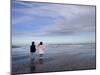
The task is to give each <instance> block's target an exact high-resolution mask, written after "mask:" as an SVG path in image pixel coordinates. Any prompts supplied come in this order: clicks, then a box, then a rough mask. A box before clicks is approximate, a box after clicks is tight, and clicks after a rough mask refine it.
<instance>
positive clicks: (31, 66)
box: [30, 58, 35, 73]
mask: <svg viewBox="0 0 100 75" xmlns="http://www.w3.org/2000/svg"><path fill="white" fill-rule="evenodd" d="M30 72H31V73H34V72H35V59H34V58H31V62H30Z"/></svg>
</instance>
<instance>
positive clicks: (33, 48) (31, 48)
mask: <svg viewBox="0 0 100 75" xmlns="http://www.w3.org/2000/svg"><path fill="white" fill-rule="evenodd" d="M35 51H36V47H35V43H34V42H32V45H31V46H30V52H31V56H32V55H33V53H35Z"/></svg>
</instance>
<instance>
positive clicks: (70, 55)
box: [11, 44, 96, 74]
mask: <svg viewBox="0 0 100 75" xmlns="http://www.w3.org/2000/svg"><path fill="white" fill-rule="evenodd" d="M95 56H96V55H95V44H74V45H73V44H72V45H68V44H64V45H63V44H62V45H59V44H56V45H48V46H46V52H45V55H44V58H43V59H39V55H38V51H37V52H36V53H34V54H33V55H31V54H30V52H29V46H24V47H20V48H13V49H12V63H11V64H12V67H11V68H12V73H13V74H27V73H30V74H31V73H44V72H58V71H73V70H88V69H95V68H96V61H95V60H96V57H95Z"/></svg>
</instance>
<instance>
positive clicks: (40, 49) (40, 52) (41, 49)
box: [38, 42, 45, 59]
mask: <svg viewBox="0 0 100 75" xmlns="http://www.w3.org/2000/svg"><path fill="white" fill-rule="evenodd" d="M38 50H39V56H40V59H41V58H43V55H44V51H45V46H44V45H43V42H40V43H39V45H38Z"/></svg>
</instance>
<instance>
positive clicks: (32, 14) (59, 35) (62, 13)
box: [12, 0, 95, 44]
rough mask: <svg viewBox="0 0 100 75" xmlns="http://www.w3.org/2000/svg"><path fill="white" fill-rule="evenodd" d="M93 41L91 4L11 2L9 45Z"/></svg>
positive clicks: (93, 18)
mask: <svg viewBox="0 0 100 75" xmlns="http://www.w3.org/2000/svg"><path fill="white" fill-rule="evenodd" d="M32 41H35V42H36V43H39V42H40V41H43V42H44V43H94V42H95V6H84V5H71V4H54V3H41V2H24V1H16V0H14V1H12V44H30V43H31V42H32Z"/></svg>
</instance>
